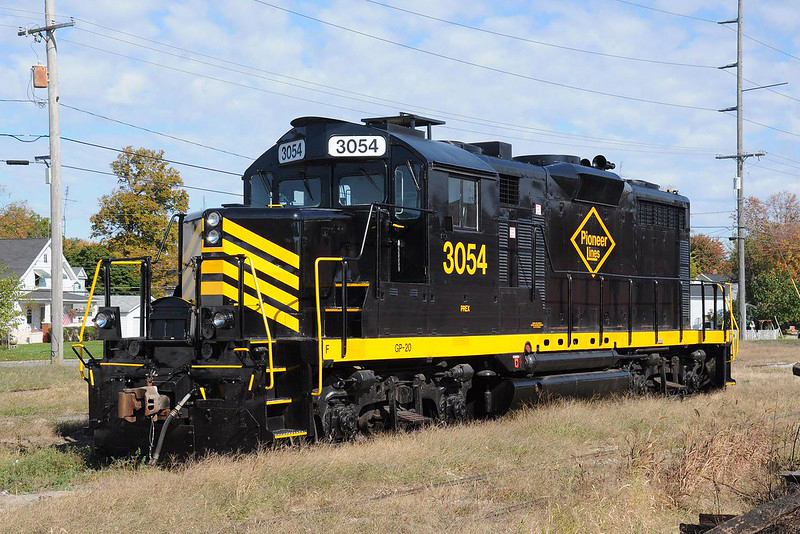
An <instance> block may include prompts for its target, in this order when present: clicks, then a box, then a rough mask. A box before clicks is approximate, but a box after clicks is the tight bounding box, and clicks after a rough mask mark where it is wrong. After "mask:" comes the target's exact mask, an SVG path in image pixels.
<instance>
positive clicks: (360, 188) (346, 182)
mask: <svg viewBox="0 0 800 534" xmlns="http://www.w3.org/2000/svg"><path fill="white" fill-rule="evenodd" d="M338 198H339V204H340V205H342V206H358V205H365V204H372V203H373V202H383V200H384V198H385V194H384V180H383V175H382V174H377V173H372V174H367V172H366V171H363V172H362V173H360V174H353V175H345V176H340V177H339V195H338Z"/></svg>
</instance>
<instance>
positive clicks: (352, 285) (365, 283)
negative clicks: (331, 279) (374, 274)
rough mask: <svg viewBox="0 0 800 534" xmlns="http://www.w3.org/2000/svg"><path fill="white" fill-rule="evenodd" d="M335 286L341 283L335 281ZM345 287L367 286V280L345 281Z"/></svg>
mask: <svg viewBox="0 0 800 534" xmlns="http://www.w3.org/2000/svg"><path fill="white" fill-rule="evenodd" d="M336 287H342V283H341V282H336ZM347 287H369V282H347Z"/></svg>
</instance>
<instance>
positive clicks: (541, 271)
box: [533, 215, 547, 303]
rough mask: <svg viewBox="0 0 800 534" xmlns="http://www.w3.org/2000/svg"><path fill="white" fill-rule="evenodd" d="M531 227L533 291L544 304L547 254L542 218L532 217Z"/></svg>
mask: <svg viewBox="0 0 800 534" xmlns="http://www.w3.org/2000/svg"><path fill="white" fill-rule="evenodd" d="M533 226H534V228H533V232H534V235H535V239H534V244H533V253H534V257H533V259H534V264H533V265H534V289H535V290H536V292H537V293H538V294H539V298H540V299H541V301H542V303H544V302H545V297H546V295H545V288H546V287H547V284H546V283H545V282H546V280H545V276H546V274H547V263H546V262H547V254H546V250H545V245H544V217H543V216H536V215H534V217H533Z"/></svg>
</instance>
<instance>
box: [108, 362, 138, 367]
mask: <svg viewBox="0 0 800 534" xmlns="http://www.w3.org/2000/svg"><path fill="white" fill-rule="evenodd" d="M100 365H107V366H109V367H144V364H143V363H111V362H100Z"/></svg>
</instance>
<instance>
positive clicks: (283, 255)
mask: <svg viewBox="0 0 800 534" xmlns="http://www.w3.org/2000/svg"><path fill="white" fill-rule="evenodd" d="M223 226H224V228H225V232H226V233H228V234H231V235H232V236H235V237H237V238H239V239H241V240H242V241H244V242H245V243H247V244H249V245H252V246H254V247H256V248H258V249H261V250H263V251H264V252H266V253H267V254H269V255H270V256H272V257H273V258H277V259H279V260H281V261H282V262H284V263H287V264H289V265H291V266H292V267H294V268H295V269H299V268H300V256H298V255H297V254H295V253H294V252H292V251H291V250H289V249H286V248H283V247H282V246H280V245H277V244H275V243H273V242H272V241H270V240H269V239H264V238H263V237H261V236H260V235H258V234H256V233H255V232H252V231H250V230H248V229H247V228H245V227H243V226H240V225H238V224H236V223H235V222H233V221H231V220H230V219H225V222H224V223H223Z"/></svg>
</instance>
